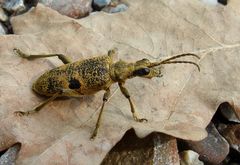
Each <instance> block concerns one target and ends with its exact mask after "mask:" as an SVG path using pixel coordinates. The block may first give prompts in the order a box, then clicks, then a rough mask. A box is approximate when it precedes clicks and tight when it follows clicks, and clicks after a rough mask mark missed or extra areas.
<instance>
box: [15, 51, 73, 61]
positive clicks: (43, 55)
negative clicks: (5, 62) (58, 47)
mask: <svg viewBox="0 0 240 165" xmlns="http://www.w3.org/2000/svg"><path fill="white" fill-rule="evenodd" d="M13 51H14V53H16V54H17V55H18V56H20V57H22V58H27V59H29V60H32V59H35V58H46V57H55V56H57V57H58V58H59V59H60V60H61V61H62V62H63V63H64V64H68V63H71V62H72V61H71V60H70V58H69V57H67V56H65V55H63V54H38V55H30V54H26V53H23V52H22V51H21V50H19V49H16V48H14V49H13Z"/></svg>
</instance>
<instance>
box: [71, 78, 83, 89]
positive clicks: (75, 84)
mask: <svg viewBox="0 0 240 165" xmlns="http://www.w3.org/2000/svg"><path fill="white" fill-rule="evenodd" d="M80 86H81V84H80V82H79V81H78V80H76V79H71V80H70V81H69V86H68V87H69V88H70V89H79V88H80Z"/></svg>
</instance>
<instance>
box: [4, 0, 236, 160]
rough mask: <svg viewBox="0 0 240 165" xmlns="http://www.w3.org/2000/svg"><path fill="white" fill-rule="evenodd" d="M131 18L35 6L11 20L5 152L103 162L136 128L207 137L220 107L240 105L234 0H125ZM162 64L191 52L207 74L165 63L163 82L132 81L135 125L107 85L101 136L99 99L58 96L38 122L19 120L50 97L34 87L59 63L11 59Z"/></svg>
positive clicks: (29, 157) (6, 52)
mask: <svg viewBox="0 0 240 165" xmlns="http://www.w3.org/2000/svg"><path fill="white" fill-rule="evenodd" d="M127 3H128V5H129V9H128V11H126V12H122V13H117V14H107V13H103V12H98V13H93V14H91V15H90V16H89V17H86V18H84V19H81V20H74V19H71V18H68V17H65V16H62V15H60V14H58V13H57V12H55V11H53V10H51V9H49V8H47V7H44V6H42V5H38V7H37V8H34V9H32V10H31V11H30V12H28V13H26V14H24V15H20V16H17V17H15V18H13V19H12V20H11V22H12V24H13V30H14V33H15V35H8V36H1V37H0V52H1V54H0V57H1V61H0V64H1V65H0V114H1V115H0V120H1V127H0V150H3V149H5V148H7V147H9V146H10V145H12V144H14V143H16V142H20V143H21V144H22V148H21V150H20V154H19V158H18V161H17V163H18V164H99V163H100V162H101V161H102V160H103V158H104V156H105V155H106V153H107V152H108V151H109V150H110V149H111V148H112V147H113V146H114V145H115V144H116V143H117V142H118V141H119V140H120V139H121V137H122V136H123V135H124V133H125V132H126V130H128V129H130V128H132V127H133V128H134V129H135V130H136V133H137V134H138V135H139V136H141V137H143V136H146V135H147V134H149V133H151V132H152V131H158V132H163V133H166V134H169V135H173V136H175V137H178V138H183V139H189V140H201V139H203V138H204V137H206V131H205V127H206V126H207V124H208V123H209V122H210V120H211V118H212V116H213V114H214V113H215V111H216V109H217V107H218V105H219V104H220V103H222V102H226V101H227V102H230V103H234V107H235V108H239V104H240V103H239V99H240V94H239V92H240V86H239V83H238V82H239V81H240V78H239V76H238V75H239V70H240V65H239V56H238V54H239V52H240V44H239V43H240V38H239V37H238V34H239V32H240V30H239V29H240V28H239V27H240V19H239V18H240V17H239V16H238V15H239V12H238V10H236V7H233V4H234V5H238V6H239V7H240V3H239V2H238V1H237V0H232V1H231V2H230V3H229V4H228V5H227V6H226V7H224V6H222V5H219V6H207V5H205V4H204V3H202V2H200V1H191V0H186V1H181V0H177V1H167V0H165V1H158V0H153V1H151V2H149V1H144V0H132V1H127ZM113 47H117V48H118V50H119V58H120V59H123V60H125V61H136V60H139V59H142V58H148V59H149V60H151V61H159V60H160V59H161V58H165V57H166V56H171V55H176V54H181V53H184V52H191V53H196V54H198V55H199V56H200V57H201V59H200V61H199V65H200V67H201V72H198V71H197V69H196V67H193V66H191V65H183V64H178V65H169V66H167V65H166V66H164V69H163V77H162V78H154V79H152V80H148V79H141V78H135V79H132V80H129V81H127V83H126V87H127V88H128V90H129V92H130V94H131V96H132V98H133V100H134V102H135V104H136V109H137V111H138V113H139V116H141V117H145V118H147V119H148V123H137V122H135V121H134V120H133V119H132V116H131V112H130V106H129V104H128V101H127V100H126V99H125V98H124V96H123V95H122V94H121V92H120V90H119V88H118V87H117V85H113V86H112V87H111V91H112V94H111V97H110V99H109V101H108V103H107V104H106V107H105V111H104V113H103V120H102V123H101V126H100V129H99V133H98V136H97V138H96V139H95V140H94V141H91V140H89V137H90V135H91V133H92V131H93V130H94V127H95V123H96V120H97V117H98V113H99V110H100V106H101V103H102V97H103V92H99V93H97V94H96V95H94V96H86V97H82V98H69V99H57V100H55V101H53V102H52V103H50V104H48V105H47V106H46V107H44V109H43V110H42V111H41V112H39V113H37V114H34V115H32V116H26V117H16V116H14V115H13V112H14V111H19V110H20V111H27V110H30V109H31V108H33V107H34V106H35V105H37V104H39V103H40V102H41V101H43V100H45V99H46V98H44V97H41V96H39V95H37V94H35V93H34V92H33V91H32V90H31V85H32V83H33V82H34V80H36V78H37V77H38V76H39V75H41V74H42V73H44V72H45V71H46V70H47V69H51V68H54V67H56V66H59V65H62V64H61V62H60V61H59V60H58V59H57V58H45V59H36V60H32V61H28V60H26V59H22V58H19V57H18V56H16V55H15V54H14V53H13V51H12V50H13V48H19V49H21V50H22V51H24V52H26V53H29V54H40V53H44V54H50V53H62V54H66V55H68V56H69V57H71V58H73V59H74V60H77V59H85V58H89V57H92V56H98V55H102V54H106V53H107V51H108V50H109V49H111V48H113Z"/></svg>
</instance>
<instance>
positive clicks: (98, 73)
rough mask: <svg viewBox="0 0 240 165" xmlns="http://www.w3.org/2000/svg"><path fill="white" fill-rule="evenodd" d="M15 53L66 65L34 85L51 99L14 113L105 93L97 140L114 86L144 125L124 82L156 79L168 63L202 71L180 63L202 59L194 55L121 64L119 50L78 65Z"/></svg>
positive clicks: (51, 71)
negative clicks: (116, 58) (59, 100)
mask: <svg viewBox="0 0 240 165" xmlns="http://www.w3.org/2000/svg"><path fill="white" fill-rule="evenodd" d="M14 52H15V53H16V54H17V55H19V56H20V57H22V58H27V59H29V60H30V59H35V58H44V57H54V56H57V57H58V58H59V59H60V60H61V61H62V62H63V63H64V65H62V66H59V67H57V68H54V69H52V70H49V71H47V72H45V73H44V74H43V75H41V76H40V77H39V78H38V79H37V80H36V81H35V82H34V83H33V86H32V89H33V91H35V92H36V93H38V94H41V95H45V96H49V98H48V99H47V100H45V101H44V102H42V103H40V104H39V105H37V106H36V107H35V108H33V109H32V110H30V111H26V112H23V111H16V112H14V113H15V114H16V115H18V116H23V115H29V114H33V113H35V112H38V111H40V110H41V109H42V108H43V107H44V106H45V105H46V104H48V103H49V102H51V101H53V100H54V99H55V98H57V97H61V96H70V97H72V96H73V97H76V96H82V95H91V94H94V93H96V92H98V91H100V90H105V93H104V95H103V102H102V106H101V110H100V113H99V116H98V119H97V123H96V126H95V129H94V131H93V133H92V135H91V139H94V138H95V137H96V135H97V132H98V128H99V126H100V121H101V116H102V113H103V109H104V105H105V103H106V102H107V100H108V98H109V95H110V86H111V85H112V84H113V83H118V85H119V87H120V90H121V92H122V94H123V95H124V96H125V97H126V98H127V99H128V101H129V104H130V107H131V112H132V116H133V119H134V120H135V121H137V122H143V121H147V119H145V118H139V117H138V115H137V113H136V111H135V108H134V105H133V102H132V100H131V97H130V95H129V93H128V90H127V89H126V88H125V87H124V83H125V81H126V80H127V79H131V78H134V77H136V76H139V77H143V78H149V79H151V78H153V77H161V66H162V65H165V64H175V63H187V64H193V65H195V66H196V67H197V68H198V70H199V71H200V67H199V65H198V64H197V63H195V62H192V61H185V60H176V59H178V58H180V57H184V56H192V57H196V58H198V59H200V58H199V56H197V55H195V54H191V53H186V54H180V55H176V56H173V57H170V58H167V59H165V60H162V61H160V62H150V61H149V60H148V59H146V58H144V59H142V60H139V61H136V62H133V63H129V62H125V61H123V60H119V61H117V62H114V61H113V57H114V56H115V55H116V54H117V49H116V48H115V49H112V50H109V51H108V53H107V55H103V56H99V57H93V58H89V59H85V60H79V61H76V62H71V60H70V59H69V58H68V57H66V56H65V55H62V54H46V55H28V54H25V53H23V52H22V51H20V50H19V49H14Z"/></svg>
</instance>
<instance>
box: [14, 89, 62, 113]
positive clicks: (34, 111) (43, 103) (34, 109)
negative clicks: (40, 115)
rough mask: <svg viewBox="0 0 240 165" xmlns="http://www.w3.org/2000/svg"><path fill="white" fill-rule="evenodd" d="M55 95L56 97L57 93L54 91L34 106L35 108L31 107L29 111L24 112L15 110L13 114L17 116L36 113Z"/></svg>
mask: <svg viewBox="0 0 240 165" xmlns="http://www.w3.org/2000/svg"><path fill="white" fill-rule="evenodd" d="M57 97H58V93H56V94H55V95H53V96H52V97H50V98H49V99H47V100H45V101H44V102H42V103H40V104H39V105H38V106H36V107H35V108H33V109H32V110H30V111H26V112H23V111H16V112H14V114H15V115H17V116H24V115H30V114H33V113H36V112H38V111H40V110H41V109H42V108H43V107H44V106H45V105H47V104H48V103H49V102H51V101H53V100H54V99H55V98H57Z"/></svg>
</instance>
